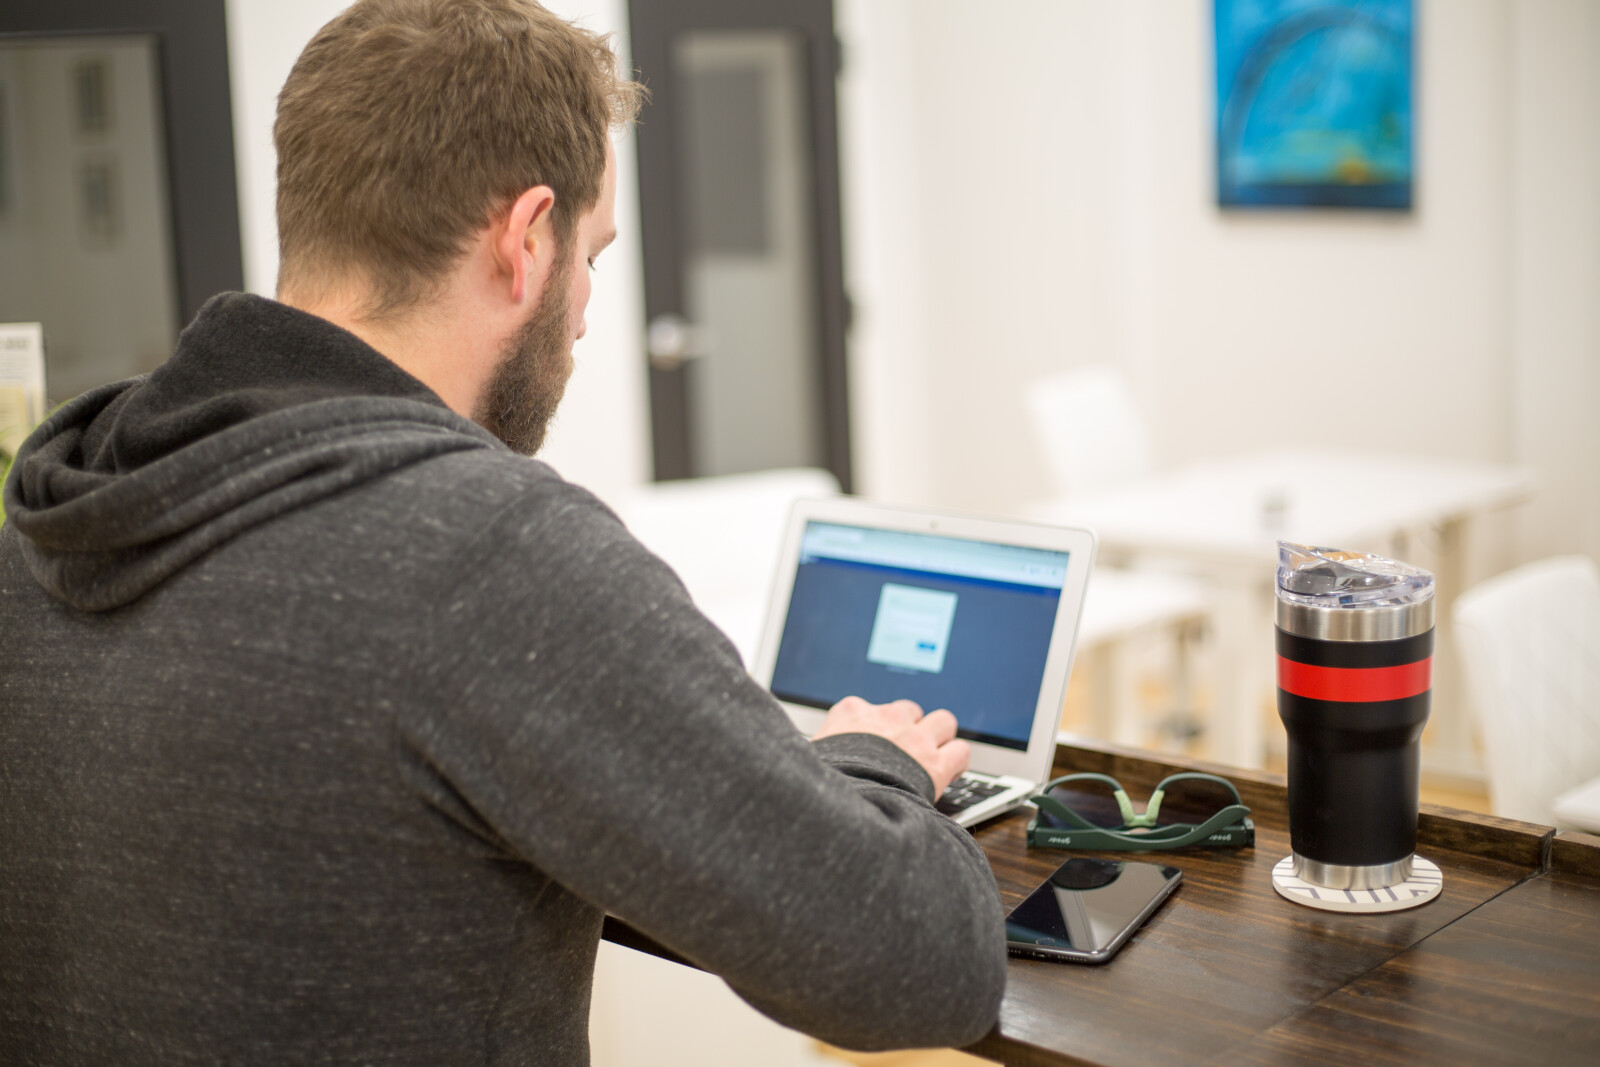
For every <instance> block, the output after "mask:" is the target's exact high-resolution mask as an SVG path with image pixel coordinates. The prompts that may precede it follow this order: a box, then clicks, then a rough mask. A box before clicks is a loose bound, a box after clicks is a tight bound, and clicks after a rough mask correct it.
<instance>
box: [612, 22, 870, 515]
mask: <svg viewBox="0 0 1600 1067" xmlns="http://www.w3.org/2000/svg"><path fill="white" fill-rule="evenodd" d="M631 32H632V37H633V62H634V65H635V66H636V67H637V68H638V69H639V72H640V76H641V77H642V78H643V79H644V81H645V82H646V84H647V85H648V86H649V87H650V91H651V94H652V102H651V103H650V105H649V106H648V107H647V108H646V110H645V112H644V115H643V117H642V121H641V122H640V124H639V130H638V143H639V186H640V200H641V214H642V227H643V242H644V264H645V310H646V316H647V321H648V323H649V332H648V337H647V348H648V351H649V358H650V371H649V374H650V403H651V417H652V442H653V445H654V449H655V473H656V477H657V478H658V479H667V478H682V477H691V476H698V475H715V474H734V473H740V472H743V471H751V470H765V469H770V468H774V467H794V466H816V467H825V468H827V469H828V470H830V471H832V472H833V473H834V475H835V476H836V477H837V478H838V479H839V481H840V483H841V484H842V485H843V486H844V487H845V488H846V489H847V490H848V489H849V487H850V441H849V411H848V401H847V395H848V394H847V389H846V381H845V378H846V368H845V350H844V335H845V325H846V323H845V317H846V310H847V305H846V300H845V294H844V283H843V265H842V256H841V252H840V235H839V169H838V135H837V130H836V117H835V104H834V77H835V73H836V71H837V69H838V60H837V56H838V46H837V42H836V39H835V37H834V32H833V5H832V3H831V0H784V2H777V3H765V4H756V3H750V2H748V0H633V3H632V4H631Z"/></svg>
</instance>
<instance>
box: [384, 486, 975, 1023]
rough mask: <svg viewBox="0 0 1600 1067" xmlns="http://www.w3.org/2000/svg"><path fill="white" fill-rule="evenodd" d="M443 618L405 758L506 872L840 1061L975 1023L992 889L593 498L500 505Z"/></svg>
mask: <svg viewBox="0 0 1600 1067" xmlns="http://www.w3.org/2000/svg"><path fill="white" fill-rule="evenodd" d="M436 616H437V617H438V618H439V619H440V620H441V621H440V623H439V625H438V626H437V627H435V628H433V630H432V631H431V632H430V635H429V637H430V641H431V643H432V649H431V653H430V655H429V656H428V657H427V660H428V662H429V663H430V664H432V665H433V666H431V667H430V668H429V670H430V672H431V673H430V676H429V677H428V678H427V680H426V686H427V688H428V690H429V691H430V692H431V693H432V694H434V696H435V699H434V700H433V701H432V702H431V703H430V706H431V707H432V708H433V710H431V711H429V712H428V713H426V714H419V716H418V717H417V718H416V719H415V721H412V722H409V723H406V724H403V729H404V730H406V732H407V734H408V736H407V738H406V740H407V742H408V743H409V744H411V745H413V746H415V747H416V748H417V749H419V750H420V753H421V755H422V756H423V758H425V759H427V760H428V761H429V763H430V764H432V765H433V766H434V767H435V768H436V769H437V770H438V772H439V773H441V774H443V775H444V776H445V777H446V778H448V779H449V780H450V782H451V784H452V787H453V788H454V789H455V790H457V791H459V793H460V794H461V796H462V797H463V798H464V799H465V800H466V801H467V803H469V804H470V805H471V807H472V809H473V810H474V811H475V812H476V813H477V814H478V815H480V816H481V817H482V818H484V819H485V820H486V821H488V822H489V823H490V824H491V825H492V826H493V827H494V830H495V832H496V833H497V834H498V835H500V836H501V837H502V838H503V840H504V841H505V842H506V843H507V847H509V848H510V849H512V850H513V851H514V852H515V853H516V854H517V855H518V856H519V857H520V858H522V859H525V860H526V861H528V862H529V863H531V864H533V865H534V866H536V867H537V868H539V869H540V870H541V871H543V872H544V873H545V874H547V875H548V876H549V877H551V878H552V879H554V880H556V881H557V882H559V883H561V884H562V885H564V886H566V887H567V888H568V889H570V890H571V891H573V892H574V893H576V894H578V895H579V896H581V897H583V898H585V899H587V900H589V901H591V902H593V903H594V904H596V905H598V906H599V907H602V908H604V909H605V910H606V911H608V912H610V913H612V914H614V915H616V916H618V917H619V918H621V919H623V920H625V921H627V922H628V923H630V924H631V925H633V926H634V927H636V928H638V929H639V930H641V931H643V932H644V933H646V934H648V935H649V936H651V937H652V938H655V939H656V940H657V941H659V942H661V943H662V944H663V945H666V946H667V947H669V948H671V949H673V950H674V951H676V952H678V953H680V954H682V955H683V956H685V957H686V958H688V959H690V960H693V961H694V962H695V963H696V964H698V965H699V966H701V967H703V968H705V969H706V970H708V971H711V972H713V973H715V974H718V975H720V976H721V977H722V978H723V979H725V980H726V981H727V982H728V984H729V985H730V986H731V987H732V988H733V989H734V990H735V991H736V992H737V993H739V995H740V996H742V997H743V998H744V999H745V1000H747V1001H748V1002H749V1003H751V1004H752V1005H754V1006H755V1007H756V1008H758V1009H759V1010H760V1011H762V1012H764V1013H765V1014H767V1015H768V1016H770V1017H772V1018H773V1019H775V1020H777V1021H778V1022H780V1023H783V1024H784V1025H786V1026H790V1027H793V1028H795V1029H799V1030H802V1031H805V1032H807V1033H809V1034H812V1035H814V1036H816V1037H819V1038H821V1039H823V1040H826V1041H829V1042H832V1043H834V1044H838V1045H842V1046H846V1047H852V1048H861V1049H873V1048H891V1047H904V1046H952V1045H953V1046H960V1045H965V1044H968V1043H971V1042H972V1041H975V1040H977V1039H978V1038H979V1037H981V1036H982V1035H983V1034H984V1033H986V1032H987V1031H988V1030H989V1028H990V1027H991V1026H992V1025H993V1024H994V1021H995V1019H996V1017H997V1015H998V1011H999V1003H1000V998H1001V996H1002V994H1003V992H1004V984H1005V962H1006V956H1005V944H1004V932H1003V923H1002V913H1001V905H1000V899H999V894H998V892H997V890H996V888H995V883H994V877H993V874H992V873H991V871H990V869H989V865H988V862H987V860H986V859H985V857H984V855H983V853H982V851H981V850H980V849H979V848H978V846H977V844H976V843H975V842H974V841H973V839H972V837H971V836H970V835H969V834H968V833H966V832H965V831H964V830H962V829H961V828H959V827H957V826H956V825H955V824H954V823H953V822H951V821H950V820H948V819H946V818H944V817H943V816H941V815H939V814H938V813H937V812H936V811H934V809H933V806H932V804H931V803H930V799H931V792H932V783H931V781H930V780H929V778H928V776H927V774H926V772H924V771H923V770H922V768H921V767H920V766H919V765H918V764H917V763H916V762H915V761H914V760H912V759H911V758H910V757H909V756H907V755H906V754H905V753H904V752H902V751H901V750H900V749H898V748H897V747H896V746H894V745H893V744H891V743H890V742H888V741H886V740H884V739H882V738H877V737H872V736H868V735H843V736H837V737H832V738H827V739H824V740H823V741H821V742H818V743H816V744H812V743H810V742H808V741H806V740H805V739H804V738H803V737H802V736H801V735H800V734H799V732H798V731H797V730H795V728H794V727H793V725H792V724H791V723H790V722H789V720H788V718H787V716H785V715H784V713H783V711H782V709H781V708H780V707H779V706H778V705H777V703H776V701H774V700H773V698H772V697H771V696H770V694H768V693H767V692H766V691H765V690H763V689H762V688H761V687H760V686H759V685H757V684H756V683H755V682H754V681H753V680H752V679H751V678H750V676H749V675H748V674H747V673H746V671H745V670H744V668H743V666H742V665H741V663H740V661H739V658H738V654H737V653H736V652H735V651H734V649H733V647H732V646H731V645H730V644H729V642H728V641H727V639H726V638H725V637H724V636H723V635H722V634H721V633H720V632H719V631H717V629H716V628H715V627H714V626H713V625H712V624H711V623H710V622H708V621H707V620H706V619H705V618H704V617H703V616H702V615H701V614H700V613H699V612H698V611H697V610H695V608H694V606H693V604H692V603H691V601H690V599H689V597H688V595H687V593H686V592H685V591H684V589H683V587H682V585H681V583H679V582H678V580H677V578H676V576H674V575H673V574H672V572H671V571H670V570H669V569H668V568H667V567H666V566H665V565H664V564H663V563H661V561H659V560H658V559H656V558H655V557H653V556H652V555H650V554H649V552H647V551H646V550H645V549H644V548H643V547H642V546H640V545H639V544H638V543H637V542H636V541H634V540H633V539H632V538H631V537H630V536H629V535H628V533H627V531H626V530H625V529H624V528H623V527H622V525H621V524H620V523H619V522H618V521H617V520H616V519H615V518H614V517H613V516H612V515H611V514H610V513H609V512H608V511H606V510H605V509H604V507H603V506H601V505H600V504H598V502H596V501H594V499H593V498H592V497H590V496H588V494H586V493H584V492H583V491H582V490H578V489H575V488H574V487H571V486H567V485H565V484H562V483H555V485H554V486H552V487H549V488H546V489H542V490H540V491H538V492H534V493H530V494H529V495H528V496H526V497H525V498H523V499H520V500H519V501H518V502H517V503H515V504H513V505H511V506H510V507H507V508H505V509H503V510H502V511H500V513H499V514H498V516H497V517H496V518H495V519H494V520H493V521H492V522H491V523H489V524H488V525H487V526H486V527H485V528H484V530H483V531H482V534H481V535H480V536H479V537H478V538H477V539H476V541H475V542H474V543H473V545H472V547H471V549H470V550H469V551H468V552H467V553H466V554H465V555H464V557H463V558H462V559H461V560H460V566H459V568H458V569H457V570H456V571H455V572H454V573H453V574H452V575H451V576H450V577H449V579H448V582H447V587H446V588H445V589H443V590H442V592H441V598H440V603H439V605H438V607H437V609H436Z"/></svg>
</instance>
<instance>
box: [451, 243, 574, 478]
mask: <svg viewBox="0 0 1600 1067" xmlns="http://www.w3.org/2000/svg"><path fill="white" fill-rule="evenodd" d="M558 259H559V260H560V262H561V264H562V266H560V267H559V268H557V272H556V273H555V274H554V275H553V276H552V277H551V278H550V281H549V282H548V283H546V285H545V289H544V296H543V297H541V298H540V300H539V308H538V310H537V311H535V312H534V313H533V314H532V315H530V316H529V317H528V321H527V322H525V323H523V324H522V326H521V328H520V329H518V330H517V332H516V333H514V334H512V335H511V337H510V338H509V339H508V340H507V341H506V344H505V349H504V350H503V352H502V354H501V357H500V362H499V364H498V365H496V367H495V369H494V373H493V374H492V375H491V376H490V377H489V383H488V385H486V386H485V387H484V390H483V393H482V395H481V396H479V397H478V403H477V406H476V407H475V408H474V409H473V412H472V421H473V422H476V423H477V424H478V425H479V426H482V427H483V428H484V429H485V430H488V431H489V432H490V433H492V434H494V435H495V436H496V437H498V438H500V440H502V441H504V442H505V443H506V445H507V446H508V447H509V448H510V449H511V450H512V451H513V452H520V453H522V454H523V455H524V456H531V455H533V454H534V453H535V452H537V451H539V447H540V446H541V445H543V444H544V435H545V431H546V430H547V429H548V428H549V426H550V420H551V418H552V417H554V415H555V413H556V407H557V406H558V405H559V404H560V403H561V397H562V394H564V393H565V392H566V391H567V379H568V378H570V377H572V341H571V339H570V338H569V337H568V335H567V310H568V307H567V304H568V301H567V296H568V290H569V288H570V284H571V281H572V271H571V268H570V266H568V265H567V263H568V259H567V257H566V256H558Z"/></svg>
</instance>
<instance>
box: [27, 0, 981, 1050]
mask: <svg viewBox="0 0 1600 1067" xmlns="http://www.w3.org/2000/svg"><path fill="white" fill-rule="evenodd" d="M635 96H636V90H635V89H634V87H633V86H631V85H630V84H629V83H627V82H625V81H620V80H619V79H618V78H617V77H616V75H615V72H614V60H613V58H612V55H611V53H610V51H609V49H608V47H607V46H606V44H605V42H604V40H603V39H600V38H597V37H595V36H593V35H591V34H589V33H587V32H585V31H582V30H580V29H578V28H575V27H573V26H571V25H568V24H566V23H564V22H562V21H560V20H558V19H555V18H554V17H552V16H550V15H549V14H548V13H546V12H545V11H543V10H542V9H541V8H538V7H537V6H535V5H533V4H532V3H531V2H527V0H362V2H361V3H358V4H356V5H355V6H354V7H352V8H350V9H349V10H348V11H346V12H345V13H344V14H342V15H340V16H339V17H338V18H337V19H335V20H334V21H333V22H332V23H330V24H329V25H328V26H327V27H325V28H324V29H323V30H322V31H321V32H320V33H319V34H318V35H317V37H316V38H315V39H314V40H313V41H312V42H311V44H310V45H308V46H307V48H306V50H305V52H304V53H303V54H302V55H301V57H300V59H299V61H298V62H297V63H296V65H295V68H294V71H293V73H292V74H291V75H290V77H289V80H288V82H287V84H286V85H285V86H284V89H283V93H282V95H281V96H280V99H279V113H278V121H277V125H276V128H275V140H276V143H277V147H278V153H279V189H278V216H279V233H280V245H281V250H282V274H281V276H280V280H279V298H280V299H279V300H278V301H270V300H265V299H262V298H259V297H253V296H247V295H242V294H224V295H222V296H218V297H216V298H215V299H213V300H212V301H211V302H210V303H209V304H207V306H206V307H205V308H204V309H203V310H202V312H201V313H200V315H199V316H198V317H197V318H196V320H195V321H194V322H193V323H192V324H191V325H190V326H189V327H188V329H186V330H185V331H184V333H183V336H182V337H181V338H180V340H179V343H178V348H177V351H176V353H175V354H174V356H173V358H172V359H171V360H170V361H168V362H167V363H166V364H165V365H164V366H162V367H161V368H160V369H159V370H157V371H156V372H155V373H153V374H151V375H149V376H148V377H145V378H139V379H133V380H131V381H127V382H120V383H116V384H114V385H109V386H105V387H103V388H100V389H96V390H94V391H92V392H90V393H87V394H85V395H84V396H82V397H79V398H78V399H76V400H74V401H72V402H71V403H69V404H67V405H66V406H65V407H63V408H62V409H61V410H60V411H59V412H57V413H56V414H55V415H54V416H52V418H51V419H50V420H49V421H48V422H47V423H46V424H45V425H44V426H43V427H41V428H40V430H39V431H38V432H36V433H35V434H34V435H33V436H32V437H31V438H30V439H29V441H28V443H27V444H26V446H25V447H24V449H23V451H22V454H21V456H20V457H19V459H18V462H17V464H16V466H15V469H14V471H13V474H12V477H11V478H10V480H9V482H8V483H7V485H6V487H5V504H6V510H7V512H8V514H9V515H10V517H11V521H9V522H8V523H7V524H6V525H5V526H4V527H3V528H0V798H3V804H4V811H3V816H0V959H3V961H4V965H3V966H0V1062H4V1063H18V1064H27V1063H52V1064H77V1063H85V1064H87V1063H118V1064H143V1063H150V1064H156V1063H161V1064H165V1063H176V1062H183V1063H189V1062H208V1063H212V1062H270V1063H302V1062H318V1063H344V1062H350V1063H368V1064H390V1063H415V1064H424V1063H425V1064H449V1063H458V1062H460V1063H465V1062H471V1063H547V1062H548V1063H582V1062H584V1061H585V1060H586V1059H587V1032H586V1028H587V1015H588V998H589V986H590V982H591V979H592V973H593V964H594V955H595V949H596V944H597V941H598V938H599V933H600V927H601V920H602V917H603V915H604V914H605V913H606V912H611V913H613V914H615V915H617V916H619V917H621V918H622V919H624V920H626V921H627V922H629V923H630V924H632V925H633V926H635V927H637V928H638V929H640V930H642V931H643V932H645V933H646V934H648V935H650V936H652V937H654V938H655V939H657V940H658V941H660V942H662V943H663V944H665V945H667V946H669V947H670V948H672V949H674V950H675V951H677V952H678V953H680V954H682V955H683V956H684V957H685V958H687V959H689V960H692V961H693V962H694V963H695V964H697V965H699V966H701V967H704V968H705V969H707V970H710V971H712V972H714V973H716V974H718V975H721V976H722V977H723V978H725V979H726V980H727V981H728V983H729V984H730V985H731V986H732V987H733V988H734V989H735V990H736V991H738V992H739V994H740V995H741V996H743V997H744V998H745V999H746V1000H748V1001H749V1002H750V1003H752V1004H754V1005H755V1006H756V1007H757V1008H759V1009H760V1010H762V1011H764V1012H766V1013H767V1014H768V1015H770V1016H772V1017H773V1018H775V1019H777V1020H779V1021H780V1022H783V1023H785V1024H787V1025H790V1026H794V1027H797V1028H800V1029H803V1030H806V1031H808V1032H810V1033H812V1034H815V1035H817V1036H820V1037H822V1038H824V1039H826V1040H829V1041H833V1042H836V1043H840V1044H844V1045H851V1046H856V1047H864V1048H871V1047H888V1046H895V1045H913V1044H920V1045H945V1044H961V1043H965V1042H969V1041H971V1040H974V1039H976V1038H978V1037H979V1036H981V1035H982V1034H983V1033H984V1032H985V1030H987V1029H988V1027H989V1026H990V1025H992V1023H993V1021H994V1019H995V1016H996V1013H997V1010H998V1003H999V998H1000V995H1001V992H1002V990H1003V985H1004V965H1005V957H1004V947H1003V937H1002V926H1001V910H1000V904H999V900H998V895H997V894H996V891H995V887H994V882H993V879H992V876H991V875H990V873H989V870H988V867H987V864H986V863H985V861H984V858H983V856H982V853H981V852H980V851H979V850H978V849H977V847H976V846H975V845H974V843H973V842H972V840H971V838H970V837H968V835H966V834H965V833H964V832H963V831H961V830H960V829H958V828H957V827H956V826H955V825H954V824H953V823H951V822H949V821H948V820H946V819H944V818H943V817H942V816H940V815H938V814H937V813H936V812H935V811H934V810H933V808H932V806H931V804H930V803H929V801H930V800H931V799H932V797H933V796H934V795H935V794H936V792H937V791H938V790H940V789H942V788H943V786H944V785H945V783H946V782H948V781H949V779H950V778H951V777H952V776H953V775H954V774H956V773H958V772H959V770H960V769H961V768H962V766H963V765H964V763H965V760H966V751H965V745H964V744H962V743H961V742H958V741H955V740H953V737H954V732H955V721H954V719H953V718H952V717H951V716H950V715H949V713H948V712H934V713H932V714H929V715H926V716H924V715H923V714H922V713H921V710H920V709H918V708H916V707H915V706H914V705H910V704H908V703H905V702H901V703H898V704H893V705H887V706H881V707H880V706H872V705H868V704H865V703H864V702H862V701H859V700H849V701H845V702H844V703H842V704H841V705H840V706H839V707H838V708H836V709H835V710H834V711H833V712H832V713H831V714H830V718H829V721H828V724H827V725H826V726H825V727H824V729H823V730H822V731H821V732H820V733H819V735H818V738H817V739H815V740H814V741H811V742H808V741H806V740H805V739H803V738H802V737H800V736H799V734H798V733H797V732H796V731H795V730H794V729H793V728H792V727H791V726H790V724H789V722H788V720H787V719H786V718H785V717H784V715H783V713H782V711H781V709H779V708H778V706H777V705H776V703H775V702H774V701H773V700H772V698H771V696H770V695H769V694H767V693H765V692H764V691H762V690H761V689H760V688H759V687H758V686H756V685H755V684H754V683H753V682H752V681H751V679H750V678H749V676H748V675H747V674H746V673H745V671H744V670H743V668H742V666H741V664H740V662H739V660H738V656H737V654H736V653H735V652H734V650H733V648H732V647H731V646H730V645H729V643H728V642H727V641H726V639H725V638H724V637H723V636H722V635H721V634H720V633H718V632H717V631H716V629H715V628H714V627H713V626H712V625H711V624H710V623H708V622H707V621H706V620H705V619H704V618H703V617H702V616H701V615H700V614H699V613H698V612H696V610H695V609H694V606H693V604H692V603H691V602H690V600H689V598H688V596H687V595H686V594H685V592H684V590H683V588H682V586H681V585H680V584H679V583H678V582H677V580H676V578H675V577H674V576H673V575H672V573H671V572H670V571H669V570H668V569H667V568H666V567H665V566H664V565H663V564H662V563H661V562H660V561H658V560H656V559H655V558H653V557H652V556H651V555H650V554H649V553H648V552H646V551H645V550H644V549H642V548H641V547H640V546H639V545H638V544H637V543H636V542H635V541H634V540H633V539H632V538H631V537H630V536H629V535H628V533H627V531H626V530H625V529H623V527H622V526H621V524H620V523H618V522H617V521H616V519H615V517H614V516H612V515H611V514H610V513H609V512H608V511H607V510H606V509H605V508H604V506H602V505H601V504H599V503H598V502H597V501H596V500H595V499H594V498H593V497H592V496H590V495H589V494H587V493H585V492H584V491H583V490H581V489H579V488H577V487H575V486H572V485H569V484H567V483H566V482H563V481H562V480H561V479H560V477H559V476H557V475H556V474H555V472H553V471H552V470H551V469H549V468H548V467H547V466H545V465H544V464H542V463H539V462H537V461H535V460H532V459H529V458H526V456H525V455H521V454H519V453H531V452H532V451H534V450H535V449H537V447H538V446H539V443H540V441H541V440H542V438H543V435H544V429H545V425H546V423H547V422H548V419H549V417H550V415H551V413H552V412H553V411H554V409H555V406H556V403H557V401H558V400H559V398H560V395H561V392H562V389H563V388H564V386H565V383H566V380H567V377H568V375H569V373H570V371H571V366H572V362H571V346H572V343H573V342H574V341H575V340H576V339H578V338H579V337H581V336H582V335H583V332H584V312H585V309H586V307H587V304H588V299H589V291H590V283H591V275H590V269H591V268H592V267H593V265H594V262H595V259H596V257H597V256H598V255H599V254H600V252H601V251H602V249H603V248H604V247H605V245H606V244H607V243H609V242H610V240H611V239H612V237H613V235H614V232H615V224H614V218H613V206H614V199H615V180H616V179H615V170H616V168H615V162H614V159H613V156H612V153H611V151H610V147H609V130H610V127H611V126H612V125H614V124H616V123H618V122H622V121H626V120H627V119H628V117H629V116H631V114H632V112H633V109H634V107H635V106H636V104H635Z"/></svg>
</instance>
